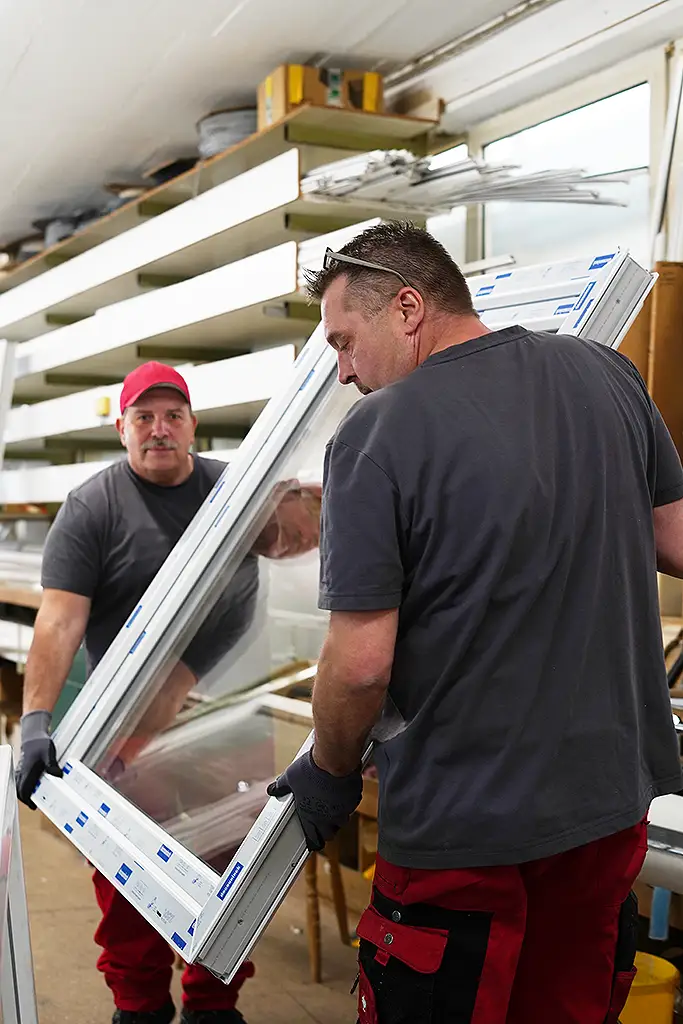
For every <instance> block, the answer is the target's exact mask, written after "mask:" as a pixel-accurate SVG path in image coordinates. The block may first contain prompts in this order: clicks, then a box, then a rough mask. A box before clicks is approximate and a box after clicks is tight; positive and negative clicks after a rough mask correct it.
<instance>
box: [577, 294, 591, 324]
mask: <svg viewBox="0 0 683 1024" xmlns="http://www.w3.org/2000/svg"><path fill="white" fill-rule="evenodd" d="M592 305H593V300H592V299H591V300H590V301H589V302H587V303H586V305H585V306H584V307H583V310H582V311H581V315H580V316H579V318H578V320H575V321H574V327H578V326H579V324H580V323H581V321H582V320H583V318H584V317H585V315H586V313H587V312H588V310H589V309H590V308H591V306H592Z"/></svg>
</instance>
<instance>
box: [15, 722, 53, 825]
mask: <svg viewBox="0 0 683 1024" xmlns="http://www.w3.org/2000/svg"><path fill="white" fill-rule="evenodd" d="M51 721H52V715H51V714H50V712H49V711H29V713H28V714H27V715H24V716H23V717H22V719H21V755H20V757H19V764H18V765H17V796H18V797H19V799H20V800H21V801H22V803H25V804H26V806H27V807H30V808H31V810H32V811H34V810H35V809H36V805H35V804H34V802H33V800H32V799H31V797H32V796H33V791H34V789H35V788H36V786H37V784H38V780H39V779H40V776H41V775H42V774H43V772H47V773H48V774H49V775H54V776H55V777H56V778H58V779H61V777H62V769H61V768H60V767H59V765H58V764H57V755H56V753H55V745H54V743H53V742H52V738H51V736H50V722H51Z"/></svg>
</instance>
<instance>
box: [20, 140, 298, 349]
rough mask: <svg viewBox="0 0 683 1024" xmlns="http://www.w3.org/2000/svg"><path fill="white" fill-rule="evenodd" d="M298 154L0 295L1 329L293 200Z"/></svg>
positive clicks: (248, 173) (256, 170)
mask: <svg viewBox="0 0 683 1024" xmlns="http://www.w3.org/2000/svg"><path fill="white" fill-rule="evenodd" d="M298 156H299V154H298V151H297V150H295V149H292V150H289V151H288V152H286V153H282V154H281V155H280V156H278V157H275V159H274V160H269V161H268V162H267V163H264V164H261V165H260V166H259V167H255V168H254V169H253V170H250V171H246V172H245V173H244V174H240V175H239V176H238V177H236V178H231V179H230V180H229V181H226V182H224V183H223V184H222V185H217V186H216V187H215V188H212V189H210V190H209V191H207V192H205V193H204V194H203V195H200V196H197V198H196V199H190V200H188V201H187V202H185V203H182V204H181V205H180V206H179V207H177V208H176V209H174V210H169V211H168V212H167V213H164V214H161V215H160V216H158V217H155V218H153V219H152V220H150V221H149V222H148V223H146V224H140V225H139V226H138V227H136V228H132V229H131V230H130V231H126V232H125V233H124V234H122V235H118V236H117V237H116V238H111V239H109V240H108V241H106V242H102V243H101V245H98V246H96V247H95V248H94V249H90V250H89V251H88V252H85V253H82V254H81V255H80V256H75V257H74V258H73V259H71V260H69V261H68V263H65V264H63V265H62V266H59V267H55V268H53V269H52V270H49V271H47V272H46V273H44V274H41V275H40V276H39V277H36V278H34V279H33V280H30V281H27V282H26V283H25V284H22V285H19V286H18V287H17V288H14V289H12V290H10V291H9V292H7V293H5V294H4V295H2V296H0V329H1V328H2V327H5V326H7V325H9V324H14V323H17V322H18V321H20V320H23V319H25V318H26V317H28V316H31V315H33V314H34V313H39V312H41V311H42V310H46V309H49V308H50V307H51V306H54V305H56V304H57V303H58V302H62V301H64V300H65V299H68V298H72V297H73V296H76V295H80V294H82V293H83V292H86V291H88V290H89V289H91V288H95V287H97V286H98V285H101V284H104V283H105V282H107V281H112V280H114V279H115V278H117V277H121V276H122V275H123V274H127V273H130V272H131V271H134V270H139V269H140V268H141V267H145V266H147V265H148V264H150V263H153V262H154V261H155V260H159V259H162V258H163V257H164V256H168V255H169V254H171V253H174V252H179V251H180V250H181V249H185V248H187V247H188V246H190V245H194V244H195V243H197V242H199V241H201V240H202V239H205V238H210V237H211V236H212V235H217V234H219V233H220V232H223V231H228V230H229V229H230V228H232V227H234V226H235V225H237V224H242V223H244V222H245V221H248V220H250V219H251V218H253V217H258V216H259V215H260V214H263V213H266V212H268V211H269V210H275V209H277V208H278V207H280V206H283V205H285V204H286V203H289V202H292V201H293V200H295V199H296V198H297V197H298V195H299V159H298ZM226 248H227V249H228V251H229V247H226Z"/></svg>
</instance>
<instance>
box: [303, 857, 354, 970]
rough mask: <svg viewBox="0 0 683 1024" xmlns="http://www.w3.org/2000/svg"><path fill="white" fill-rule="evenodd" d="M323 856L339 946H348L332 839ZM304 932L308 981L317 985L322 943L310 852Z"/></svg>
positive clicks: (341, 885) (314, 863)
mask: <svg viewBox="0 0 683 1024" xmlns="http://www.w3.org/2000/svg"><path fill="white" fill-rule="evenodd" d="M324 853H325V856H326V857H327V862H328V864H329V866H330V883H331V886H332V901H333V903H334V910H335V914H336V916H337V927H338V928H339V938H340V939H341V941H342V943H343V945H345V946H350V945H351V936H350V935H349V923H348V917H347V912H346V896H345V894H344V881H343V879H342V875H341V868H340V866H339V845H338V843H337V840H336V839H332V840H331V841H330V842H329V843H328V844H327V845H326V847H325V851H324ZM305 877H306V932H307V936H308V960H309V964H310V968H311V981H312V982H313V983H314V984H316V985H318V984H320V982H321V980H322V943H321V939H320V896H319V894H318V855H317V854H315V853H312V854H311V855H310V856H309V858H308V860H307V861H306V867H305Z"/></svg>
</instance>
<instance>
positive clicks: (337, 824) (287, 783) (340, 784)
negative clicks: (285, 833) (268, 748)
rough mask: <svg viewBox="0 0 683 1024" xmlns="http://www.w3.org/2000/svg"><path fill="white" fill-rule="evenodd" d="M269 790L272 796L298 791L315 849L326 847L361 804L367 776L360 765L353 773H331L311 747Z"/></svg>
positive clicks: (298, 809)
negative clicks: (364, 779) (316, 758)
mask: <svg viewBox="0 0 683 1024" xmlns="http://www.w3.org/2000/svg"><path fill="white" fill-rule="evenodd" d="M267 792H268V796H287V795H288V794H289V793H292V794H293V795H294V804H295V806H296V813H297V814H298V816H299V821H300V822H301V827H302V828H303V830H304V835H305V837H306V845H307V846H308V849H309V850H312V851H314V852H315V851H318V850H322V848H323V847H324V845H325V843H326V842H328V840H330V839H332V837H333V836H335V835H336V834H337V832H338V831H339V829H340V828H341V827H342V825H345V824H346V822H347V821H348V820H349V818H350V817H351V815H352V814H353V812H354V811H355V809H356V807H358V804H359V803H360V800H361V797H362V795H363V776H362V774H361V770H360V767H359V768H358V770H357V771H355V772H351V774H350V775H341V776H337V775H330V773H329V772H326V771H323V769H322V768H319V767H318V765H317V764H316V763H315V761H314V760H313V751H312V750H309V751H308V752H307V753H306V754H302V755H301V757H299V758H297V759H296V761H294V763H293V764H290V766H289V768H288V769H287V771H285V772H283V773H282V775H280V776H279V778H277V779H276V780H275V782H271V784H270V785H269V786H268V790H267Z"/></svg>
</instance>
